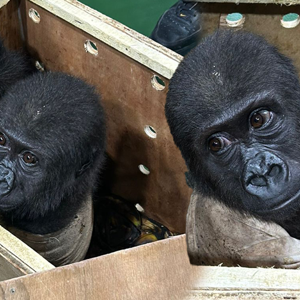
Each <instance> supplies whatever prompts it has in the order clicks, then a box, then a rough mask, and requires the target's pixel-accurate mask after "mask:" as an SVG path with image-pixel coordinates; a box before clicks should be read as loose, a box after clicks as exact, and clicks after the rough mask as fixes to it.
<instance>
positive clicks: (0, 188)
mask: <svg viewBox="0 0 300 300" xmlns="http://www.w3.org/2000/svg"><path fill="white" fill-rule="evenodd" d="M14 179H15V176H14V173H13V171H12V170H11V169H9V168H7V167H6V166H4V165H2V164H1V165H0V197H1V196H4V195H6V194H8V193H9V192H10V191H11V190H12V187H13V184H14Z"/></svg>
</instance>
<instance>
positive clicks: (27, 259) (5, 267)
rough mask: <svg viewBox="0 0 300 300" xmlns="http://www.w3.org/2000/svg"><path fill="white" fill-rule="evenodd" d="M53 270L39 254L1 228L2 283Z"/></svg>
mask: <svg viewBox="0 0 300 300" xmlns="http://www.w3.org/2000/svg"><path fill="white" fill-rule="evenodd" d="M53 268H54V266H52V265H51V264H50V263H49V262H47V261H46V260H45V259H44V258H42V257H41V256H40V255H39V254H37V253H36V252H35V251H33V250H32V249H31V248H29V247H28V246H27V245H25V244H24V243H23V242H21V241H20V240H19V239H17V238H16V237H15V236H13V235H12V234H11V233H9V232H8V231H7V230H5V229H4V228H3V227H2V226H0V281H1V280H6V279H9V278H14V277H18V276H22V275H26V274H33V273H36V272H40V271H46V270H50V269H53Z"/></svg>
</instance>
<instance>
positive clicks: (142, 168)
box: [139, 165, 150, 175]
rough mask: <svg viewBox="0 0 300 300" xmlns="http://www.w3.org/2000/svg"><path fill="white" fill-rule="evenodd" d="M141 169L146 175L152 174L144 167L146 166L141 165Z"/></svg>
mask: <svg viewBox="0 0 300 300" xmlns="http://www.w3.org/2000/svg"><path fill="white" fill-rule="evenodd" d="M139 169H140V171H141V172H142V173H143V174H145V175H149V174H150V170H149V169H148V168H147V167H146V166H144V165H139Z"/></svg>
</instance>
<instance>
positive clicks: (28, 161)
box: [23, 152, 37, 165]
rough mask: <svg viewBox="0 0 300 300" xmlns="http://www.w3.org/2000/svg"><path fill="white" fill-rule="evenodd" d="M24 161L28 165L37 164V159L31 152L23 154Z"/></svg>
mask: <svg viewBox="0 0 300 300" xmlns="http://www.w3.org/2000/svg"><path fill="white" fill-rule="evenodd" d="M23 160H24V162H25V163H26V164H30V165H33V164H35V163H36V162H37V158H36V157H35V156H34V155H33V154H32V153H30V152H25V153H24V154H23Z"/></svg>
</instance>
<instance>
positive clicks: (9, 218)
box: [0, 72, 105, 264]
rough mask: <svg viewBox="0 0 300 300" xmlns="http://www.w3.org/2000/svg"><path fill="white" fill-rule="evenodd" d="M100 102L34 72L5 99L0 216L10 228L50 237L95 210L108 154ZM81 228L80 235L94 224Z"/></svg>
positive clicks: (72, 83)
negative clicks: (93, 202) (96, 190)
mask: <svg viewBox="0 0 300 300" xmlns="http://www.w3.org/2000/svg"><path fill="white" fill-rule="evenodd" d="M99 101H100V99H99V96H98V95H97V94H96V92H95V91H94V88H92V87H91V86H89V85H87V84H86V83H84V82H83V81H81V80H79V79H77V78H74V77H71V76H68V75H66V74H61V73H51V72H49V73H36V74H34V75H32V76H30V77H28V78H26V79H24V80H21V81H19V82H17V83H16V84H15V85H13V86H12V87H11V88H10V89H9V90H8V91H7V93H5V95H4V97H3V98H2V99H1V100H0V107H1V111H2V115H1V118H0V211H1V213H2V215H3V217H4V220H5V223H6V225H7V226H8V227H11V226H13V227H15V228H17V229H22V230H24V231H27V232H30V233H34V234H42V235H45V234H50V236H51V233H54V232H57V231H59V230H61V229H64V228H66V227H68V224H70V223H71V224H72V222H73V220H75V219H78V216H80V211H82V210H83V211H84V207H85V206H86V205H90V201H89V200H88V199H90V198H91V193H92V191H93V188H94V185H95V183H96V178H97V176H98V173H99V170H100V168H101V166H102V164H103V159H104V148H105V121H104V112H103V109H102V106H101V104H100V102H99ZM89 211H92V210H91V209H90V208H89ZM88 215H89V213H88ZM80 222H82V224H80V226H82V228H79V230H80V232H81V233H82V230H83V229H84V227H87V226H86V225H84V224H85V223H84V222H88V221H87V220H81V221H80ZM91 222H92V221H91ZM72 226H73V225H72ZM72 226H71V227H72ZM17 233H18V232H17ZM17 235H18V234H17ZM19 235H20V238H22V234H19ZM54 236H55V235H54ZM70 236H71V235H70ZM82 236H84V235H82ZM57 240H59V239H58V238H57ZM25 242H26V240H25ZM68 242H69V243H71V244H74V243H76V241H75V240H73V241H70V240H69V241H68ZM85 242H86V243H87V246H88V242H89V241H85ZM37 243H38V242H37ZM59 243H60V244H62V243H63V239H62V238H61V237H60V240H59ZM87 246H86V247H87ZM33 247H34V246H33ZM65 250H66V249H65ZM85 250H86V249H85ZM85 250H84V251H85ZM66 251H67V250H66ZM41 252H43V251H41ZM60 255H61V253H60ZM82 256H83V255H82ZM49 260H50V261H51V258H50V259H49ZM52 262H53V263H55V260H54V261H53V260H52ZM56 264H60V263H56Z"/></svg>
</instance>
